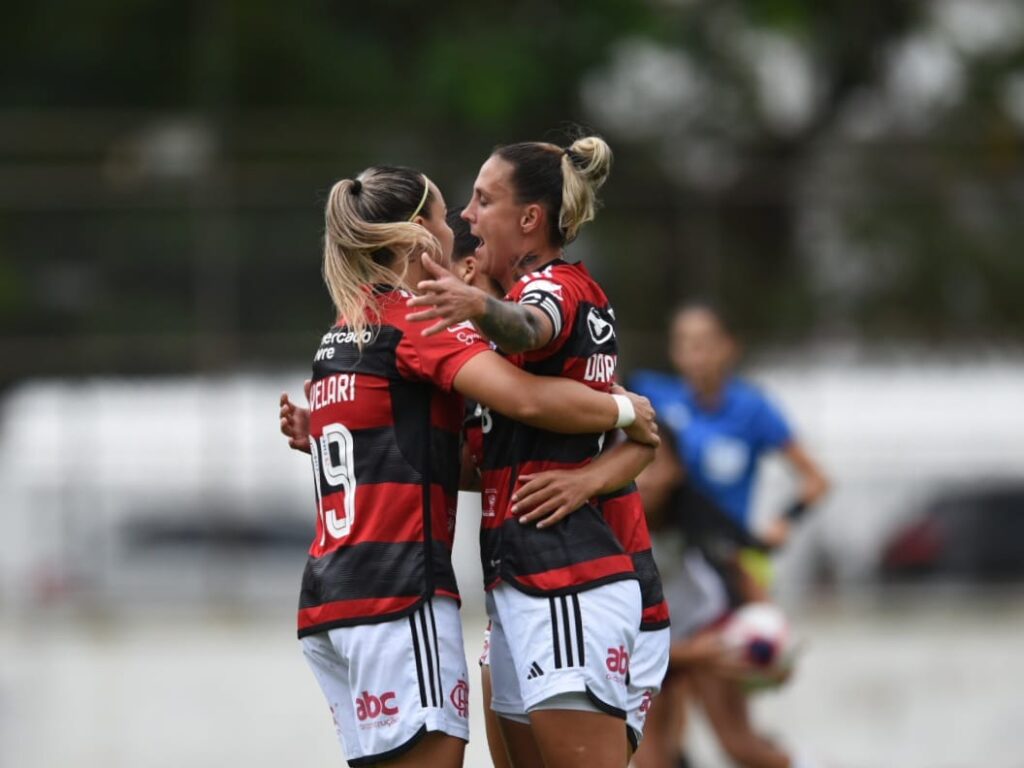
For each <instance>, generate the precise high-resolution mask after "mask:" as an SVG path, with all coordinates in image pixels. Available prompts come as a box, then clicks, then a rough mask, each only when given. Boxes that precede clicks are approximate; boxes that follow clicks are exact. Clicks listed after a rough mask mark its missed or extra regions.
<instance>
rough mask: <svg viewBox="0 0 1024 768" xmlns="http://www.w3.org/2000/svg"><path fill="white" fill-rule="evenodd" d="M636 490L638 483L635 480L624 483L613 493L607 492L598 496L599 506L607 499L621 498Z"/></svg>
mask: <svg viewBox="0 0 1024 768" xmlns="http://www.w3.org/2000/svg"><path fill="white" fill-rule="evenodd" d="M635 491H636V483H635V482H630V483H628V484H627V485H624V486H622V487H621V488H619V490H617V491H612V492H611V493H606V494H604V495H603V496H598V497H597V503H598V506H600V505H601V504H603V503H604V502H606V501H611V500H613V499H621V498H622V497H623V496H629V494H631V493H633V492H635Z"/></svg>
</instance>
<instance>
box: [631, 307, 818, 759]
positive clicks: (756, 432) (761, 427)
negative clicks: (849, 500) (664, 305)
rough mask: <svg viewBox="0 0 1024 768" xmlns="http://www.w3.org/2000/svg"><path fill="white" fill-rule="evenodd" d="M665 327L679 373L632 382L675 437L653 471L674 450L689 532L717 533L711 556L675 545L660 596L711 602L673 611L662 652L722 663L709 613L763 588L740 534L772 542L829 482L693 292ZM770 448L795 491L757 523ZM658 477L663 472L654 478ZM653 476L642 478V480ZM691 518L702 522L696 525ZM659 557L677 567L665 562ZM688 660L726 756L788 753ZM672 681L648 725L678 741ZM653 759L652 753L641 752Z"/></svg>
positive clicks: (733, 683) (736, 690)
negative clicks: (776, 512) (676, 616)
mask: <svg viewBox="0 0 1024 768" xmlns="http://www.w3.org/2000/svg"><path fill="white" fill-rule="evenodd" d="M670 336H671V340H670V358H671V361H672V363H673V365H674V366H675V368H676V370H677V374H676V375H671V374H661V373H654V372H639V373H637V374H636V375H635V376H634V377H633V378H632V379H631V384H632V385H633V386H634V387H635V388H636V389H637V391H639V392H642V393H644V394H646V395H647V396H648V397H650V398H651V401H652V402H653V403H654V405H655V407H656V408H657V409H658V412H659V415H660V417H661V418H662V419H663V420H664V422H665V423H666V424H667V425H668V426H669V427H670V431H671V433H672V438H673V440H672V441H671V442H672V443H674V444H675V445H677V446H678V454H677V455H676V454H675V453H674V452H673V450H672V446H671V445H667V444H663V446H662V447H661V448H660V449H659V451H658V456H659V458H658V459H657V460H656V462H655V464H654V465H652V469H651V473H653V474H654V475H658V474H659V472H661V473H662V474H661V477H662V479H664V478H671V469H669V470H668V471H667V472H665V471H662V470H659V466H664V464H663V462H678V471H679V476H680V477H685V480H684V485H682V486H681V489H682V491H683V493H684V494H685V497H684V499H685V502H684V503H685V504H686V509H685V510H682V511H681V514H682V515H683V516H685V517H686V518H687V519H686V520H684V523H685V524H686V526H687V529H688V533H689V534H690V538H691V540H692V538H693V537H694V534H695V535H696V537H703V538H705V539H709V538H710V539H713V540H714V544H715V545H714V546H711V547H704V548H703V549H704V553H706V554H707V555H708V559H709V560H710V561H711V566H714V567H713V568H712V567H709V564H708V561H707V560H705V559H704V554H703V553H700V552H697V551H695V550H693V549H689V550H687V552H686V553H685V554H684V555H682V558H681V564H682V567H681V568H679V569H678V577H669V578H667V579H666V584H665V587H666V593H667V594H668V595H669V603H670V604H675V603H676V602H682V601H687V602H688V603H689V604H690V605H694V606H695V605H697V603H698V602H699V603H700V604H701V605H704V606H711V607H710V609H709V613H708V615H706V616H705V617H704V619H705V621H704V625H703V626H700V625H694V624H693V623H690V624H688V625H685V626H684V625H683V624H682V623H680V624H679V625H678V626H677V627H675V628H674V629H675V631H674V633H673V637H674V639H675V640H676V642H675V643H674V644H673V654H672V656H673V661H674V662H679V661H684V660H685V656H686V651H687V649H689V651H693V650H694V644H695V643H696V644H697V645H699V646H700V649H701V650H703V651H704V652H705V653H706V659H705V660H707V659H710V660H711V661H712V662H714V663H720V662H721V658H720V655H717V656H716V654H717V650H716V642H715V635H714V632H712V631H710V624H711V623H712V620H713V619H715V618H716V616H715V615H714V614H715V613H721V612H722V611H724V610H727V609H728V608H729V607H730V606H731V607H736V606H737V605H739V604H741V603H743V602H746V601H749V600H753V599H765V597H766V595H767V591H766V586H767V585H766V584H765V583H764V577H763V573H764V568H763V567H762V566H761V565H760V563H759V562H758V561H759V560H760V559H761V556H760V555H758V554H756V553H755V552H754V551H753V549H752V548H751V547H749V546H748V544H750V543H756V542H757V540H758V539H761V540H762V541H763V542H764V543H765V544H767V545H768V546H769V547H773V548H774V547H778V546H781V545H782V544H783V543H784V542H785V541H786V539H787V537H788V535H789V533H790V528H791V525H792V523H793V522H795V521H796V520H798V519H799V518H800V517H801V516H802V515H803V514H804V512H805V511H806V510H807V509H808V508H809V507H810V506H811V505H813V504H814V503H815V502H817V501H818V500H820V499H821V498H822V496H823V495H824V494H825V493H826V491H827V487H828V483H827V481H826V479H825V477H824V475H823V474H822V472H821V470H820V469H819V468H818V466H817V464H816V462H814V461H813V460H812V459H811V457H810V456H809V455H808V453H807V452H806V451H805V450H804V448H803V447H802V446H801V445H800V443H799V442H798V441H797V439H796V438H795V437H794V435H793V431H792V429H791V428H790V427H789V425H788V423H787V422H786V420H785V419H784V417H783V416H782V414H781V413H780V412H779V411H778V409H776V408H775V406H774V405H772V404H771V402H770V401H768V400H767V398H765V396H764V395H762V394H761V393H760V391H759V390H757V389H756V388H754V387H753V386H751V385H749V384H747V383H746V382H744V381H743V380H741V379H739V378H737V377H736V376H735V375H734V374H733V369H734V366H735V363H736V360H737V356H738V355H737V353H738V345H737V343H736V341H735V339H734V337H733V335H732V334H731V333H730V332H729V330H728V329H727V327H726V325H725V323H724V321H723V320H722V317H721V315H720V313H718V312H717V311H715V310H714V309H713V308H712V307H710V306H708V305H703V304H691V305H687V306H684V307H683V308H681V309H680V310H679V311H678V312H677V313H676V315H675V316H674V318H673V320H672V324H671V328H670ZM667 442H668V441H666V443H667ZM771 451H781V452H782V454H783V456H785V457H786V459H787V460H788V462H789V463H790V465H791V466H792V467H793V468H794V469H795V470H796V472H797V475H798V477H799V479H800V492H799V496H798V498H797V501H796V502H795V503H794V504H793V505H792V506H791V507H790V509H789V510H788V511H787V513H786V514H785V515H783V516H782V517H780V518H778V519H777V520H775V521H773V522H772V524H771V527H770V528H769V529H768V530H767V531H766V532H764V533H759V532H757V531H755V530H754V529H753V528H752V526H751V520H750V497H751V492H752V489H753V486H754V483H755V480H756V476H757V469H758V461H759V459H760V457H761V456H763V455H764V454H766V453H768V452H771ZM659 482H663V480H658V481H657V482H655V483H654V485H657V484H658V483H659ZM651 484H652V483H651V482H650V480H649V479H648V480H647V485H648V489H647V490H648V492H650V490H651V489H650V487H649V486H650V485H651ZM669 485H671V482H669ZM695 524H697V525H695ZM696 527H699V528H702V530H700V531H696V532H695V531H694V529H695V528H696ZM751 563H753V564H754V567H751ZM663 567H664V568H665V570H676V569H674V568H670V567H669V566H668V565H667V564H666V563H663ZM676 593H681V594H676ZM695 596H698V597H699V598H700V599H699V600H697V599H696V597H695ZM715 606H717V608H716V607H715ZM719 648H720V647H719ZM699 655H700V654H698V656H699ZM684 666H685V665H684ZM690 671H691V674H688V675H687V684H688V685H689V687H691V688H692V689H693V691H694V693H695V697H696V699H697V700H698V701H699V703H700V704H701V705H702V706H703V708H704V710H705V711H706V713H707V715H708V718H709V720H710V721H711V724H712V726H713V728H714V730H715V733H716V735H717V736H718V739H719V742H720V743H721V744H722V746H723V747H724V749H725V750H726V752H727V753H728V754H729V755H730V757H732V759H733V760H734V761H736V762H737V763H738V764H740V765H742V766H746V767H747V768H790V766H793V765H794V762H793V759H792V757H791V756H790V755H788V754H787V753H785V752H783V751H782V750H781V749H780V748H779V747H778V746H776V745H775V744H773V743H772V742H770V741H768V740H767V739H765V738H763V737H761V736H759V735H758V734H756V733H755V732H754V730H753V727H752V725H751V723H750V720H749V716H748V711H747V701H746V695H745V693H744V691H743V689H742V686H741V684H740V682H739V681H738V680H737V679H735V677H734V676H732V675H729V674H716V673H715V672H714V670H712V669H709V668H708V666H704V667H700V666H699V665H696V666H693V667H692V669H691V670H690ZM673 690H675V691H678V690H679V688H678V687H677V686H667V689H666V695H665V696H663V697H662V698H660V699H659V700H656V701H655V704H654V707H653V709H652V712H651V720H650V723H651V726H652V735H653V734H654V733H655V732H657V736H658V737H657V741H658V742H659V743H661V744H665V743H671V742H673V741H674V743H675V744H678V743H679V739H680V734H679V733H678V732H676V733H675V734H674V738H673V737H671V736H670V737H669V738H668V739H667V740H666V739H665V738H663V733H664V730H665V728H667V727H668V721H669V720H671V719H672V716H671V715H670V714H669V710H675V709H676V708H677V707H678V705H679V703H678V701H676V702H673V701H670V700H669V699H670V698H671V692H672V691H673ZM652 741H654V739H652ZM641 757H642V758H645V759H646V757H647V756H644V755H641ZM666 759H667V758H666ZM663 764H665V763H659V762H656V761H655V760H654V759H653V757H652V760H651V761H650V762H647V765H663Z"/></svg>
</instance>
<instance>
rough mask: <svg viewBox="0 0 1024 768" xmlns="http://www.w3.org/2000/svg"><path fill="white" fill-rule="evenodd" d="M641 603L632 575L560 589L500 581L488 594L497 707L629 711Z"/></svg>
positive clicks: (501, 710)
mask: <svg viewBox="0 0 1024 768" xmlns="http://www.w3.org/2000/svg"><path fill="white" fill-rule="evenodd" d="M640 611H641V607H640V586H639V584H638V583H637V582H636V581H635V580H633V579H630V580H626V581H616V582H613V583H611V584H605V585H603V586H600V587H596V588H594V589H589V590H586V591H584V592H579V593H576V594H572V595H564V596H559V597H538V596H535V595H527V594H524V593H523V592H519V591H518V590H516V589H515V588H514V587H510V586H509V585H508V584H499V585H498V586H497V587H495V588H494V589H492V590H491V591H490V592H489V593H488V594H487V613H488V615H489V616H490V618H491V638H490V663H491V690H492V695H491V709H493V710H494V711H495V712H497V713H498V714H499V715H502V716H504V717H508V718H510V719H512V720H519V721H520V722H522V720H523V718H524V717H525V715H526V713H527V712H530V711H532V710H535V709H551V708H557V709H589V710H591V711H597V712H605V713H608V714H612V715H616V716H617V717H621V718H623V719H625V717H626V708H627V707H628V706H629V701H628V695H627V691H626V678H627V676H628V673H629V659H630V657H631V656H632V654H633V645H634V643H635V642H636V636H637V634H638V627H639V626H640ZM566 694H570V695H568V696H567V695H566ZM571 694H582V695H578V696H574V695H571ZM555 697H558V699H557V701H556V702H554V705H555V706H554V707H552V706H548V705H547V704H548V701H549V700H550V699H553V698H555Z"/></svg>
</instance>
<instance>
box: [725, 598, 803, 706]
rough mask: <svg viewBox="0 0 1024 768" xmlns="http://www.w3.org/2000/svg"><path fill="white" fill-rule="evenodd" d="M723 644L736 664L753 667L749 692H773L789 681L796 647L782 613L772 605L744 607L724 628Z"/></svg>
mask: <svg viewBox="0 0 1024 768" xmlns="http://www.w3.org/2000/svg"><path fill="white" fill-rule="evenodd" d="M722 642H723V643H725V647H726V648H727V649H728V650H729V653H730V654H731V655H732V656H733V658H734V659H735V660H736V661H739V662H743V663H744V664H746V665H748V666H749V667H750V674H749V675H748V676H747V678H745V679H744V683H745V684H746V686H747V687H749V688H770V687H773V686H776V685H779V684H781V683H782V682H783V681H785V679H786V678H788V676H789V673H790V672H791V671H792V669H793V664H794V662H795V660H796V644H795V642H794V641H793V635H792V633H791V632H790V629H789V622H788V621H787V620H786V615H785V614H784V613H783V612H782V610H781V609H780V608H779V607H778V606H777V605H773V604H772V603H748V604H746V605H744V606H742V607H740V608H739V609H738V610H737V611H736V612H735V613H734V614H733V615H732V616H730V617H729V620H728V621H727V622H726V624H725V626H724V627H723V628H722Z"/></svg>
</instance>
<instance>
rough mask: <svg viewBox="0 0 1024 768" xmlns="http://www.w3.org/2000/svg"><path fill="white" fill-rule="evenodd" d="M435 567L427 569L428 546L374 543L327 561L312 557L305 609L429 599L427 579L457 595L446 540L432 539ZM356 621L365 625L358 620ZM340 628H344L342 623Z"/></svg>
mask: <svg viewBox="0 0 1024 768" xmlns="http://www.w3.org/2000/svg"><path fill="white" fill-rule="evenodd" d="M430 545H431V560H432V561H433V567H432V568H430V569H425V568H424V563H423V551H424V549H423V544H422V543H420V542H418V541H409V542H402V543H399V544H389V543H387V542H381V541H368V542H363V543H362V544H355V545H353V546H350V547H341V548H340V549H336V550H334V551H333V552H328V553H327V554H326V555H324V556H323V557H319V558H316V557H310V558H308V559H307V560H306V569H305V571H304V572H303V574H302V592H301V593H300V596H299V608H312V607H314V606H317V605H323V604H324V603H331V602H334V601H336V600H363V599H367V598H374V597H397V596H402V595H423V596H424V597H428V596H429V594H428V593H427V589H426V584H425V581H426V580H427V579H430V580H431V581H433V583H434V584H435V586H436V587H437V588H438V589H444V590H446V591H448V592H452V593H453V594H457V588H456V584H455V574H454V572H453V571H452V567H451V553H450V552H449V551H448V547H447V545H445V544H444V542H440V541H432V542H430ZM351 623H353V624H356V623H365V622H359V621H356V620H353V621H352V622H351ZM339 626H341V625H340V624H339Z"/></svg>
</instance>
